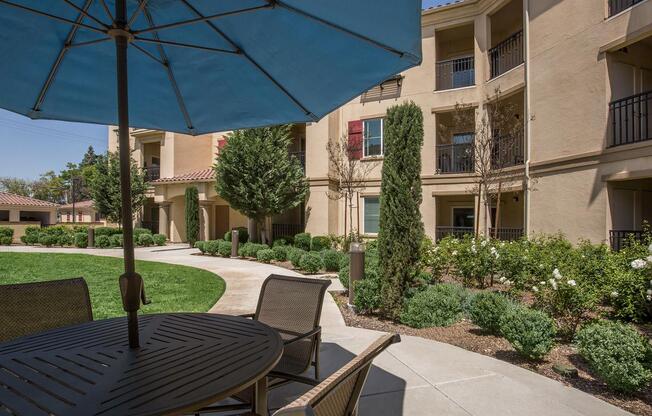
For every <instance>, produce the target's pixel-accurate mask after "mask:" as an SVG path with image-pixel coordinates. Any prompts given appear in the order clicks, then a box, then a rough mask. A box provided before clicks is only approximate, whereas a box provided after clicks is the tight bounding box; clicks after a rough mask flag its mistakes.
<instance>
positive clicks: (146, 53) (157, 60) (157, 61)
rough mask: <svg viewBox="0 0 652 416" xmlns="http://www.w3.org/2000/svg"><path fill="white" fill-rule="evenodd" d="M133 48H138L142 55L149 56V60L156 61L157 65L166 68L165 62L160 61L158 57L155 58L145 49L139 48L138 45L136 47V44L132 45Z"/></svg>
mask: <svg viewBox="0 0 652 416" xmlns="http://www.w3.org/2000/svg"><path fill="white" fill-rule="evenodd" d="M131 46H133V47H134V48H136V50H138V51H140V52H142V53H143V54H144V55H145V56H147V57H148V58H150V59H153V60H154V61H156V63H158V64H160V65H162V66H165V62H163V61H161V60H160V59H158V58H157V57H156V56H154V55H153V54H152V53H150V52H148V51H147V50H146V49H144V48H143V47H141V46H138V45H136V44H135V43H132V44H131Z"/></svg>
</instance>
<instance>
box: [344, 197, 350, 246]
mask: <svg viewBox="0 0 652 416" xmlns="http://www.w3.org/2000/svg"><path fill="white" fill-rule="evenodd" d="M348 199H349V197H348V196H346V194H344V239H345V240H346V239H347V238H348V234H347V233H346V206H347V204H348V202H347V201H348Z"/></svg>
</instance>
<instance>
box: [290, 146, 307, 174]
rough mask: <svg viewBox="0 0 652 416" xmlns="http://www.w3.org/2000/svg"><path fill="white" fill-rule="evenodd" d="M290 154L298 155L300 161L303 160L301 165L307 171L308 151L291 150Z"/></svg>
mask: <svg viewBox="0 0 652 416" xmlns="http://www.w3.org/2000/svg"><path fill="white" fill-rule="evenodd" d="M290 156H296V158H297V159H299V162H301V167H303V171H304V172H305V171H306V152H304V151H299V152H290Z"/></svg>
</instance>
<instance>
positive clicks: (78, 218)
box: [77, 212, 84, 222]
mask: <svg viewBox="0 0 652 416" xmlns="http://www.w3.org/2000/svg"><path fill="white" fill-rule="evenodd" d="M83 221H84V214H82V213H81V212H80V213H79V214H77V222H83Z"/></svg>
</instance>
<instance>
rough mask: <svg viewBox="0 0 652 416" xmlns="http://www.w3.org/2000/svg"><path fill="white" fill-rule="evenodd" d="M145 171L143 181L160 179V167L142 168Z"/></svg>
mask: <svg viewBox="0 0 652 416" xmlns="http://www.w3.org/2000/svg"><path fill="white" fill-rule="evenodd" d="M144 170H145V181H146V182H152V181H155V180H157V179H159V178H160V177H161V167H160V166H149V167H146V168H144Z"/></svg>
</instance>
